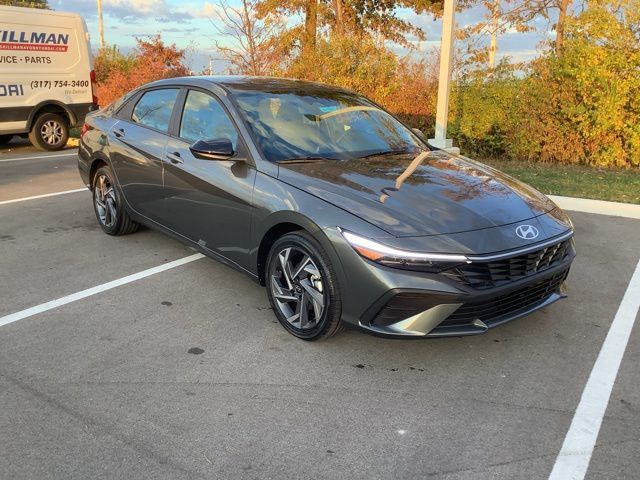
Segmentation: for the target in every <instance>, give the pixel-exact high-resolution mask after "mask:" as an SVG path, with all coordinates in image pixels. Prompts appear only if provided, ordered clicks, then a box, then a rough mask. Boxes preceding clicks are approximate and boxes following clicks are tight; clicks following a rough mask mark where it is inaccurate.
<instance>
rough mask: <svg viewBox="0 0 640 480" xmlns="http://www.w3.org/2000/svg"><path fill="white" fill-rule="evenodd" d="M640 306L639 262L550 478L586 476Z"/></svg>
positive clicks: (568, 479)
mask: <svg viewBox="0 0 640 480" xmlns="http://www.w3.org/2000/svg"><path fill="white" fill-rule="evenodd" d="M638 309H640V261H639V262H638V264H637V265H636V269H635V272H634V273H633V276H632V277H631V281H630V282H629V286H628V287H627V291H626V292H625V294H624V297H623V298H622V302H621V303H620V306H619V307H618V312H617V313H616V316H615V318H614V319H613V323H612V324H611V327H610V328H609V332H608V333H607V338H605V340H604V343H603V344H602V348H601V349H600V353H599V354H598V358H597V359H596V363H595V364H594V366H593V370H591V374H590V375H589V380H588V381H587V384H586V385H585V387H584V390H583V392H582V397H581V398H580V403H579V404H578V408H577V409H576V412H575V414H574V415H573V420H572V421H571V426H570V427H569V431H568V432H567V436H566V437H565V439H564V443H563V444H562V449H561V450H560V453H559V454H558V457H557V458H556V463H555V465H554V466H553V470H552V471H551V475H549V480H582V479H583V478H584V476H585V475H586V473H587V469H588V468H589V462H590V461H591V455H592V454H593V448H594V446H595V444H596V440H597V439H598V432H599V431H600V425H601V424H602V419H603V417H604V414H605V412H606V410H607V404H608V403H609V397H610V396H611V391H612V389H613V385H614V383H615V380H616V376H617V375H618V369H619V368H620V362H621V361H622V356H623V355H624V351H625V348H626V346H627V342H628V341H629V336H630V335H631V330H632V329H633V324H634V323H635V319H636V315H637V314H638Z"/></svg>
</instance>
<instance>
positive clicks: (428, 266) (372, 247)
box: [341, 230, 471, 273]
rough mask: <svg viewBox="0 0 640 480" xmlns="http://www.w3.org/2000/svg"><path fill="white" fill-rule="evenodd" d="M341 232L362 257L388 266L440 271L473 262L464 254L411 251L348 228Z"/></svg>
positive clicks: (433, 271) (432, 271)
mask: <svg viewBox="0 0 640 480" xmlns="http://www.w3.org/2000/svg"><path fill="white" fill-rule="evenodd" d="M341 232H342V235H343V236H344V238H345V240H346V241H347V242H348V243H349V245H351V246H352V247H353V249H354V250H355V251H356V252H358V253H359V254H360V255H361V256H362V257H364V258H367V259H369V260H372V261H374V262H377V263H380V264H382V265H386V266H388V267H395V268H404V269H405V270H419V271H423V272H431V273H438V272H442V271H444V270H448V269H450V268H453V267H455V266H457V265H461V264H464V263H471V261H470V260H469V259H468V258H467V257H465V256H464V255H454V254H448V253H424V252H410V251H407V250H400V249H397V248H393V247H389V246H388V245H384V244H382V243H378V242H376V241H374V240H371V239H368V238H364V237H361V236H359V235H356V234H355V233H351V232H348V231H346V230H341Z"/></svg>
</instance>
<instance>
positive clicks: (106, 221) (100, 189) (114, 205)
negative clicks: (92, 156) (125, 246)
mask: <svg viewBox="0 0 640 480" xmlns="http://www.w3.org/2000/svg"><path fill="white" fill-rule="evenodd" d="M91 191H92V193H93V209H94V211H95V212H96V218H97V219H98V223H100V226H101V227H102V230H104V232H105V233H108V234H109V235H126V234H128V233H133V232H135V231H136V230H138V228H139V227H140V225H139V224H138V223H136V222H134V221H133V220H131V218H129V214H128V213H127V211H126V209H125V206H124V199H123V198H122V195H120V192H119V191H118V189H117V188H116V182H115V178H114V175H113V172H112V171H111V169H110V168H109V167H107V166H104V167H100V168H99V169H98V170H97V171H96V174H95V175H94V177H93V183H92V186H91Z"/></svg>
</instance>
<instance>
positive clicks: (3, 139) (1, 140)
mask: <svg viewBox="0 0 640 480" xmlns="http://www.w3.org/2000/svg"><path fill="white" fill-rule="evenodd" d="M12 138H13V135H0V145H6V144H7V143H9V142H10V141H11V139H12Z"/></svg>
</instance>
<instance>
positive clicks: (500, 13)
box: [462, 0, 571, 60]
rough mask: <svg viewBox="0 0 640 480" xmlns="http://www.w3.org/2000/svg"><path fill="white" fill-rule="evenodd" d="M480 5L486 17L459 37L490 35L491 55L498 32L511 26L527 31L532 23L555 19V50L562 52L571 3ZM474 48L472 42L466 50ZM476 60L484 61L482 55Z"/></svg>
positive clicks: (497, 0)
mask: <svg viewBox="0 0 640 480" xmlns="http://www.w3.org/2000/svg"><path fill="white" fill-rule="evenodd" d="M479 3H480V4H482V5H484V6H485V7H486V9H487V12H488V13H487V16H486V17H485V19H484V21H481V22H478V23H477V24H476V25H473V26H470V27H469V28H467V29H466V30H465V32H464V33H463V35H462V36H463V38H465V37H474V36H475V37H476V38H478V37H482V36H484V35H486V34H489V35H491V37H492V42H491V45H492V47H490V51H489V55H490V56H491V53H492V52H491V48H494V49H495V40H496V38H497V36H498V34H499V33H504V32H505V31H506V30H507V29H508V28H510V27H514V28H515V29H516V30H517V31H519V32H526V31H530V30H532V29H533V28H534V22H535V20H536V19H538V18H540V17H542V18H544V19H546V20H547V21H548V22H552V21H553V19H554V18H555V24H554V25H553V28H554V30H555V31H556V39H555V42H554V49H555V51H556V53H560V52H561V50H562V43H563V40H564V30H565V24H566V22H567V16H568V15H569V7H570V5H571V1H570V0H480V2H479ZM474 49H475V45H474V44H473V43H472V45H471V47H470V48H469V50H470V51H473V50H474ZM479 57H480V58H479V60H480V59H481V58H483V57H482V56H481V55H480V56H479Z"/></svg>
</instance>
